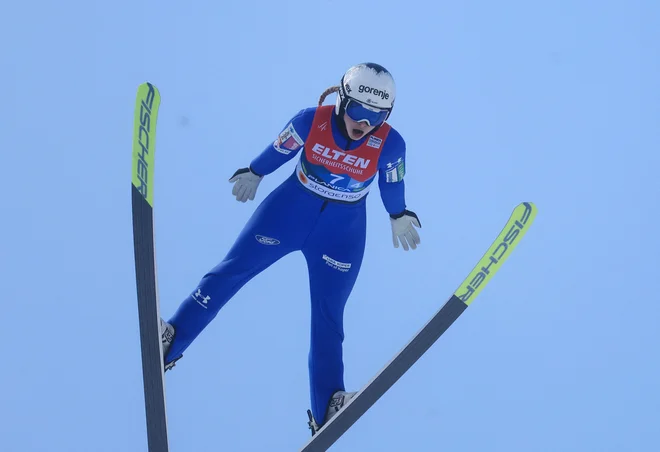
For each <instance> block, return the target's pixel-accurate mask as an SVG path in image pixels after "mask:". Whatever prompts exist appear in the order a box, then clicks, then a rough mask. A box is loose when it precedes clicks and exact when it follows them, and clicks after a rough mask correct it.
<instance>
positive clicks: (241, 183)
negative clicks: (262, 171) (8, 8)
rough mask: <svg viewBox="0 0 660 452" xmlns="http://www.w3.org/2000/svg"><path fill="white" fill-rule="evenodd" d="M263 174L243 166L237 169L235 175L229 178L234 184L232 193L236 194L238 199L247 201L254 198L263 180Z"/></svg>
mask: <svg viewBox="0 0 660 452" xmlns="http://www.w3.org/2000/svg"><path fill="white" fill-rule="evenodd" d="M261 179H263V176H259V175H258V174H255V173H254V172H252V170H251V169H250V168H241V169H239V170H236V172H235V173H234V175H233V176H232V177H231V179H229V182H231V183H233V184H234V189H233V190H232V191H231V194H232V195H234V196H236V201H240V202H246V201H247V200H248V199H249V200H250V201H252V200H254V195H255V194H256V193H257V187H259V182H261Z"/></svg>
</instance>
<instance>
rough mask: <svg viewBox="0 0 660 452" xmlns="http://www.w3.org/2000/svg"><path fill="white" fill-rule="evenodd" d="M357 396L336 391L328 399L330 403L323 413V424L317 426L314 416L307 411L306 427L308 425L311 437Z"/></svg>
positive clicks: (352, 393)
mask: <svg viewBox="0 0 660 452" xmlns="http://www.w3.org/2000/svg"><path fill="white" fill-rule="evenodd" d="M355 394H357V392H345V391H337V392H335V393H334V394H333V395H332V398H331V399H330V403H328V409H327V410H326V411H325V419H324V420H323V424H321V425H319V424H318V423H317V422H316V420H315V419H314V415H312V411H311V410H307V417H309V422H308V423H307V425H309V429H310V430H311V431H312V436H314V435H315V434H316V432H318V431H319V430H321V427H322V426H323V425H325V424H327V423H328V421H329V420H330V419H332V417H333V416H334V415H335V414H337V413H338V412H339V410H341V409H342V407H343V406H344V405H346V404H347V403H348V401H349V400H351V399H352V398H353V396H354V395H355Z"/></svg>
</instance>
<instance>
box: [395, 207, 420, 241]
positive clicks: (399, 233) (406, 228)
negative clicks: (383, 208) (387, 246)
mask: <svg viewBox="0 0 660 452" xmlns="http://www.w3.org/2000/svg"><path fill="white" fill-rule="evenodd" d="M390 222H391V223H392V241H393V242H394V248H398V247H399V242H401V245H402V246H403V249H404V250H406V251H408V248H409V247H410V248H412V249H417V245H419V244H420V243H421V241H420V238H419V233H418V232H417V230H416V229H415V226H417V227H418V228H421V227H422V225H421V224H420V222H419V218H417V214H416V213H415V212H412V211H410V210H404V211H403V212H401V213H399V214H396V215H390Z"/></svg>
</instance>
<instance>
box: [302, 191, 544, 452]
mask: <svg viewBox="0 0 660 452" xmlns="http://www.w3.org/2000/svg"><path fill="white" fill-rule="evenodd" d="M535 217H536V206H535V205H534V204H533V203H530V202H524V203H521V204H519V205H518V206H517V207H516V208H515V209H514V211H513V213H512V214H511V217H510V218H509V221H508V222H507V224H506V226H504V229H502V232H501V233H500V235H499V236H498V237H497V239H496V240H495V241H494V242H493V244H492V245H491V246H490V248H489V249H488V251H487V252H486V254H484V256H483V257H482V258H481V260H480V261H479V263H478V264H477V265H476V266H475V267H474V269H473V270H472V272H471V273H470V274H469V275H468V277H467V278H466V279H465V281H463V282H462V283H461V285H460V286H459V287H458V289H457V290H456V291H455V292H454V293H453V294H452V296H451V297H450V298H449V300H448V301H447V302H446V303H445V304H444V305H443V306H442V308H440V310H439V311H438V312H437V313H436V314H435V315H434V316H433V317H432V318H431V320H429V321H428V323H427V324H426V325H425V326H424V327H423V328H422V329H421V330H419V332H418V333H417V334H416V335H415V336H414V337H413V338H412V339H411V340H410V342H408V344H407V345H406V346H405V347H404V348H403V349H401V350H400V351H399V353H397V354H396V355H395V356H394V358H392V360H391V361H390V362H389V363H387V364H386V365H385V367H383V368H382V369H381V370H380V371H379V372H378V373H377V374H376V375H375V376H374V377H373V378H372V379H371V381H369V382H368V383H367V384H366V385H365V386H364V387H363V388H362V389H361V390H360V391H359V392H358V393H357V394H355V396H354V397H353V398H352V399H351V400H349V402H348V403H347V404H346V405H344V407H343V408H342V409H341V410H340V411H339V412H338V413H337V414H336V415H335V416H334V417H333V418H332V419H330V421H329V422H328V423H326V424H325V425H323V427H321V429H320V430H319V431H318V432H316V434H314V435H313V436H312V437H311V438H310V439H309V440H308V441H307V443H306V444H305V445H304V446H303V448H302V449H300V452H323V451H326V450H327V449H328V448H329V447H331V446H332V445H333V444H334V443H335V442H336V441H337V440H338V439H339V438H340V437H341V436H342V435H343V434H344V433H345V432H346V431H347V430H348V429H349V428H350V427H351V426H352V425H353V424H354V423H355V422H356V421H357V420H358V419H359V418H360V417H361V416H362V415H363V414H364V413H365V412H366V411H367V410H368V409H369V408H371V406H372V405H373V404H374V403H376V401H378V399H380V397H381V396H383V394H385V392H386V391H387V390H388V389H389V388H390V387H392V385H394V383H396V382H397V381H398V380H399V378H401V376H402V375H403V374H404V373H406V372H407V371H408V369H410V367H412V365H413V364H415V362H417V360H418V359H419V358H420V357H421V356H422V355H423V354H424V353H426V351H427V350H428V349H429V348H430V347H431V346H432V345H433V344H434V343H435V341H437V340H438V338H439V337H440V336H441V335H442V334H443V333H444V332H445V331H447V329H448V328H449V327H450V326H451V325H452V323H454V321H455V320H456V319H457V318H458V317H459V316H460V315H461V314H462V313H463V311H465V310H466V309H467V307H468V306H469V305H470V303H472V302H473V301H474V300H475V298H476V297H477V295H479V293H480V292H481V291H482V290H483V289H484V287H486V284H488V282H489V281H490V279H491V278H492V277H493V276H494V275H495V273H497V271H498V270H499V268H500V267H501V266H502V264H503V263H504V262H505V261H506V259H507V258H508V257H509V255H510V254H511V252H512V251H513V249H514V248H515V247H516V245H517V244H518V242H520V240H521V239H522V237H523V236H524V235H525V233H526V232H527V230H528V229H529V227H530V226H531V224H532V222H533V221H534V218H535Z"/></svg>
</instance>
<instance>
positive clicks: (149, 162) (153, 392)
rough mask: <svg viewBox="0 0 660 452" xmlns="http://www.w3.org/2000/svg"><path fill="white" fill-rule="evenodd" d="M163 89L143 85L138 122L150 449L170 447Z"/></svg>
mask: <svg viewBox="0 0 660 452" xmlns="http://www.w3.org/2000/svg"><path fill="white" fill-rule="evenodd" d="M159 106H160V93H159V92H158V89H157V88H156V87H155V86H154V85H152V84H150V83H143V84H141V85H140V86H139V87H138V92H137V100H136V104H135V119H134V124H133V172H132V183H131V191H132V210H133V246H134V252H135V279H136V287H137V303H138V319H139V325H140V347H141V354H142V379H143V384H144V403H145V414H146V423H147V444H148V447H149V449H148V450H149V452H168V450H169V445H168V439H167V415H166V411H165V379H164V370H163V359H162V356H163V351H162V343H161V338H160V308H159V303H158V281H157V274H156V253H155V246H154V216H153V206H154V152H155V149H156V120H157V118H158V108H159Z"/></svg>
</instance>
